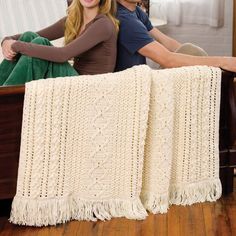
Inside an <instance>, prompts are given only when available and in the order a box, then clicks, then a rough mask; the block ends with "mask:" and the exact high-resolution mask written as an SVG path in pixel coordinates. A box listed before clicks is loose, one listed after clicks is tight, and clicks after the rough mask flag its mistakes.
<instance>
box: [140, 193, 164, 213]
mask: <svg viewBox="0 0 236 236" xmlns="http://www.w3.org/2000/svg"><path fill="white" fill-rule="evenodd" d="M141 200H142V203H143V205H144V207H145V208H146V209H147V210H148V211H149V212H152V213H153V214H157V213H167V210H168V208H169V201H168V194H158V195H157V194H154V193H150V192H148V193H144V194H142V196H141Z"/></svg>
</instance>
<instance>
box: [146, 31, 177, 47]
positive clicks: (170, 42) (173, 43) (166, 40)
mask: <svg viewBox="0 0 236 236" xmlns="http://www.w3.org/2000/svg"><path fill="white" fill-rule="evenodd" d="M149 34H150V35H151V37H152V38H154V39H155V40H156V41H158V42H159V43H160V44H162V45H163V46H164V47H165V48H167V49H168V50H170V51H171V52H174V51H176V50H177V49H178V48H179V47H180V46H181V43H179V42H178V41H177V40H175V39H172V38H170V37H168V36H167V35H165V34H163V33H162V32H161V31H160V30H158V29H157V28H153V29H152V30H150V31H149Z"/></svg>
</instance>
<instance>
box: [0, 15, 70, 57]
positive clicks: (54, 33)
mask: <svg viewBox="0 0 236 236" xmlns="http://www.w3.org/2000/svg"><path fill="white" fill-rule="evenodd" d="M65 21H66V17H63V18H62V19H60V20H59V21H57V22H56V23H54V24H53V25H50V26H49V27H47V28H44V29H42V30H40V31H38V32H36V33H37V34H38V35H40V36H41V37H44V38H47V39H48V40H55V39H58V38H61V37H63V36H64V29H65ZM20 36H21V34H16V35H13V36H7V37H5V38H4V39H3V40H2V42H1V46H2V53H3V56H4V58H5V59H7V60H12V59H13V58H14V56H15V53H14V52H13V50H12V49H11V45H12V44H13V43H14V41H13V40H18V39H19V38H20Z"/></svg>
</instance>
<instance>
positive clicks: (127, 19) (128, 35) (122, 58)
mask: <svg viewBox="0 0 236 236" xmlns="http://www.w3.org/2000/svg"><path fill="white" fill-rule="evenodd" d="M116 17H117V18H118V20H119V21H120V31H119V36H118V45H117V61H116V71H121V70H125V69H127V68H130V67H132V66H134V65H141V64H146V58H145V57H144V56H142V55H141V54H139V53H138V50H139V49H141V48H142V47H144V46H145V45H147V44H149V43H151V42H153V41H154V40H153V38H152V37H151V36H150V35H149V31H150V30H152V29H153V26H152V24H151V22H150V20H149V19H148V16H147V14H146V13H145V12H144V11H142V10H141V8H140V7H138V6H137V7H136V9H135V11H130V10H129V9H127V8H125V7H124V6H122V5H121V4H119V3H118V7H117V15H116Z"/></svg>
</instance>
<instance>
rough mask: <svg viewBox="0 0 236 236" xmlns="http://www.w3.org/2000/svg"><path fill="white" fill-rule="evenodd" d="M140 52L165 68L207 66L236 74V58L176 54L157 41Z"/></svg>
mask: <svg viewBox="0 0 236 236" xmlns="http://www.w3.org/2000/svg"><path fill="white" fill-rule="evenodd" d="M138 52H139V53H140V54H141V55H143V56H145V57H148V58H150V59H151V60H153V61H155V62H156V63H158V64H160V65H161V66H162V67H164V68H174V67H181V66H195V65H206V66H215V67H220V68H222V69H225V70H229V71H234V72H236V58H235V57H197V56H190V55H185V54H180V53H174V52H171V51H169V50H168V49H166V48H165V47H164V46H163V45H161V44H160V43H158V42H156V41H154V42H152V43H149V44H147V45H145V46H144V47H142V48H141V49H139V50H138Z"/></svg>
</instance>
